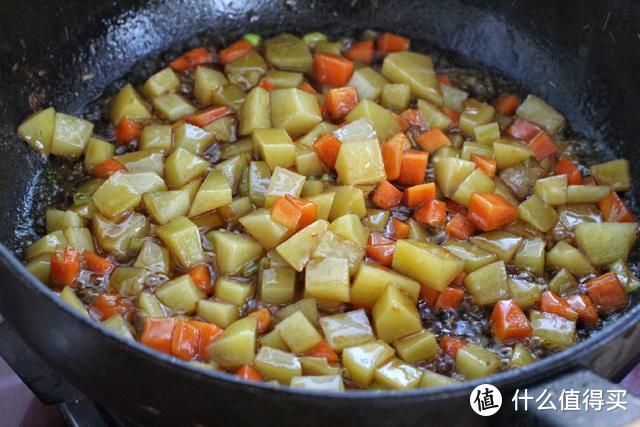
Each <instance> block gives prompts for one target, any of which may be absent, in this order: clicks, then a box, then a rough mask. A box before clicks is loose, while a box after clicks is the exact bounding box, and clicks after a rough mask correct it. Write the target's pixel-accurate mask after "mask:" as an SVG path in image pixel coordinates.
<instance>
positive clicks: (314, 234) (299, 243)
mask: <svg viewBox="0 0 640 427" xmlns="http://www.w3.org/2000/svg"><path fill="white" fill-rule="evenodd" d="M328 228H329V223H328V222H327V221H324V220H322V219H319V220H317V221H316V222H314V223H313V224H311V225H309V226H307V227H305V228H303V229H302V230H300V231H298V232H297V233H296V234H294V235H293V236H291V237H290V238H289V239H287V240H286V241H285V242H284V243H281V244H280V245H278V246H277V247H276V252H277V253H278V254H279V255H280V256H281V257H282V258H284V259H285V260H286V261H287V262H288V263H289V265H291V267H293V268H294V269H295V270H296V271H302V269H303V268H304V267H305V265H307V263H308V262H309V260H310V259H311V254H312V253H313V251H314V250H315V249H316V247H318V245H319V244H320V241H321V240H322V237H323V235H324V233H326V231H327V229H328Z"/></svg>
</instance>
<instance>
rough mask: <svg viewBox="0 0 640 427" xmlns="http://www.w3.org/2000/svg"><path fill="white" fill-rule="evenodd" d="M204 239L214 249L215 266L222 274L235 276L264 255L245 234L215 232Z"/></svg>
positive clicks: (260, 248)
mask: <svg viewBox="0 0 640 427" xmlns="http://www.w3.org/2000/svg"><path fill="white" fill-rule="evenodd" d="M206 237H207V239H209V241H210V242H211V243H213V245H214V246H215V248H216V265H217V266H218V270H219V271H220V272H221V273H222V274H236V273H238V272H240V271H242V269H243V268H244V266H245V265H247V264H248V263H250V262H251V261H254V260H256V259H258V258H260V257H261V256H262V255H264V250H263V249H262V245H260V243H258V242H256V241H255V240H254V239H252V238H251V237H250V236H247V235H246V234H237V233H232V232H230V231H227V230H215V231H211V232H209V233H207V235H206Z"/></svg>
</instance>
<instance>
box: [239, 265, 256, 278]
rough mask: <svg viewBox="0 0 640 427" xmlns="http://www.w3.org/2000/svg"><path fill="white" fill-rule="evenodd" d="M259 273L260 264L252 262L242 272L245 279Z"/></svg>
mask: <svg viewBox="0 0 640 427" xmlns="http://www.w3.org/2000/svg"><path fill="white" fill-rule="evenodd" d="M257 272H258V263H257V262H252V263H250V264H247V265H246V266H245V267H244V269H243V270H242V275H243V276H244V277H247V278H249V277H252V276H254V275H255V274H256V273H257Z"/></svg>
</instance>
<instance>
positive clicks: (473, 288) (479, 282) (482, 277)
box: [464, 261, 509, 305]
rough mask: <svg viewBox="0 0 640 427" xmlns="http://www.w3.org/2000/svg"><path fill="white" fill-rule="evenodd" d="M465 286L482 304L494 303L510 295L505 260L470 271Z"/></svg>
mask: <svg viewBox="0 0 640 427" xmlns="http://www.w3.org/2000/svg"><path fill="white" fill-rule="evenodd" d="M464 286H465V288H467V290H468V291H469V293H470V294H471V296H472V297H473V298H474V299H475V300H476V302H477V303H478V304H480V305H492V304H495V303H496V302H497V301H499V300H501V299H505V298H507V297H508V295H509V289H508V287H507V270H506V268H505V265H504V261H498V262H494V263H493V264H489V265H485V266H484V267H482V268H480V269H478V270H476V271H474V272H472V273H469V274H468V275H467V277H465V279H464Z"/></svg>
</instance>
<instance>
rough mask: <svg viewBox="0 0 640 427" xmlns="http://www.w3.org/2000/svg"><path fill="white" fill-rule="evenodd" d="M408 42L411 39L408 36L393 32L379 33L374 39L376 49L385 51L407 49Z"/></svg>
mask: <svg viewBox="0 0 640 427" xmlns="http://www.w3.org/2000/svg"><path fill="white" fill-rule="evenodd" d="M410 44H411V41H410V40H409V39H408V38H406V37H402V36H399V35H397V34H393V33H383V34H380V35H379V36H378V39H377V40H376V46H377V47H378V50H379V51H381V52H386V53H390V52H399V51H401V50H409V45H410Z"/></svg>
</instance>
